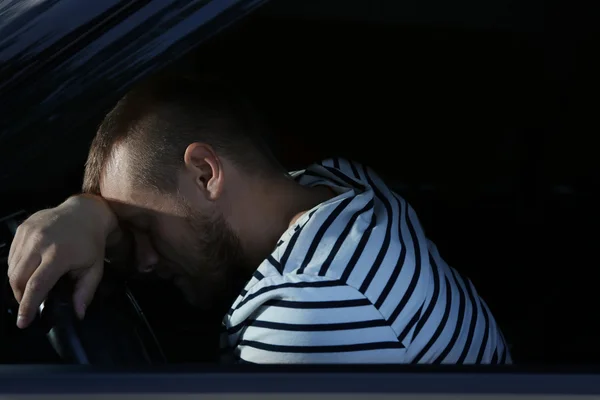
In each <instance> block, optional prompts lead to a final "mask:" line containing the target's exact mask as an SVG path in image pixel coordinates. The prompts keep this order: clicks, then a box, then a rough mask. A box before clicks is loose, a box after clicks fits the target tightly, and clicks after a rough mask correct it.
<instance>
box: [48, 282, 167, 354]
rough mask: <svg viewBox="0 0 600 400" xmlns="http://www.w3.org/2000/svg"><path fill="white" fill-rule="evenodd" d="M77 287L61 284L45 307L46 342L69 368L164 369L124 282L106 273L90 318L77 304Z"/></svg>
mask: <svg viewBox="0 0 600 400" xmlns="http://www.w3.org/2000/svg"><path fill="white" fill-rule="evenodd" d="M72 294H73V285H72V282H71V281H70V280H69V279H67V278H63V279H61V280H60V281H59V282H58V284H57V285H56V286H55V287H54V289H53V290H52V292H51V293H50V295H49V296H48V299H47V300H46V301H45V302H44V303H43V305H42V306H41V307H40V317H41V322H42V325H43V326H44V327H45V328H46V329H47V334H46V336H47V338H48V340H49V341H50V344H51V345H52V347H53V348H54V349H55V350H56V352H57V353H58V354H59V355H60V357H61V358H62V359H63V360H64V361H66V362H69V363H74V364H84V365H85V364H91V365H103V366H136V365H137V366H139V365H153V364H164V363H166V359H165V356H164V353H163V351H162V349H161V347H160V344H159V343H158V340H157V339H156V336H155V335H154V333H153V331H152V328H151V327H150V325H149V324H148V321H147V320H146V318H145V316H144V314H143V312H142V310H141V308H140V307H139V305H138V303H137V301H136V299H135V297H134V296H133V294H132V293H131V291H130V290H129V289H128V287H127V285H126V283H125V282H124V281H123V280H120V279H118V278H117V277H115V276H113V275H112V274H110V272H108V271H106V272H105V277H104V278H103V280H102V282H101V283H100V286H99V287H98V289H97V291H96V295H95V298H94V301H93V302H92V304H90V306H89V308H88V309H87V311H86V317H85V318H84V319H83V320H82V321H80V320H79V319H78V318H77V316H76V315H75V311H74V308H73V303H72V300H71V299H72Z"/></svg>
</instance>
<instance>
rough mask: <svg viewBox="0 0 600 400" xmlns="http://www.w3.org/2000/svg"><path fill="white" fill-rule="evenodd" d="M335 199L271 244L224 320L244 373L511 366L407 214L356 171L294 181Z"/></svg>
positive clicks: (328, 171)
mask: <svg viewBox="0 0 600 400" xmlns="http://www.w3.org/2000/svg"><path fill="white" fill-rule="evenodd" d="M293 176H294V178H295V179H296V180H297V181H298V182H299V183H300V184H302V185H307V186H314V185H329V186H331V187H332V188H334V190H336V191H338V192H339V193H340V194H339V195H338V196H337V197H335V198H333V199H331V200H329V201H327V202H325V203H322V204H320V205H318V206H317V207H315V208H314V209H312V210H310V211H309V212H307V213H305V214H304V215H303V216H302V217H301V218H300V219H299V220H298V221H297V222H296V223H295V225H294V226H292V227H290V229H288V231H286V232H285V233H284V235H283V236H282V237H281V239H280V240H279V241H278V243H277V246H276V248H275V250H274V251H273V253H272V254H271V255H270V256H269V257H268V258H267V259H266V260H265V261H264V262H263V263H262V264H261V265H260V266H259V268H258V270H257V271H256V273H255V274H254V276H253V277H252V279H251V280H250V281H249V282H248V284H247V285H246V288H245V289H244V291H243V292H242V293H241V294H240V296H239V297H238V299H237V300H236V301H235V302H234V304H233V306H232V307H231V309H230V310H229V312H228V314H227V315H226V317H225V318H224V331H223V340H222V344H223V346H224V348H225V349H229V354H230V355H231V356H232V357H231V359H232V360H234V361H236V362H246V363H509V362H511V358H510V354H509V351H508V348H507V345H506V343H505V341H504V338H503V336H502V333H501V332H500V330H499V328H498V326H497V325H496V322H495V320H494V318H493V316H492V314H491V312H490V310H489V308H488V307H487V305H486V304H485V302H484V301H483V300H482V299H481V298H480V297H479V296H478V294H477V292H476V290H475V288H474V287H473V284H472V283H471V282H470V281H468V280H466V279H465V278H463V277H462V276H461V275H460V274H459V273H458V272H457V271H456V270H454V269H452V268H451V267H449V266H448V265H447V264H446V263H445V262H444V260H443V259H442V258H441V256H440V255H439V253H438V251H437V249H436V247H435V245H433V243H431V242H430V241H429V240H428V239H427V238H426V237H425V234H424V232H423V229H422V227H421V225H420V223H419V220H418V218H417V216H416V214H415V212H414V210H413V209H412V207H410V205H409V204H408V203H407V202H406V201H405V200H404V199H402V198H401V197H400V196H398V195H397V194H395V193H394V192H392V191H391V190H390V189H389V188H388V187H387V186H386V185H385V183H384V182H383V181H382V180H381V179H380V178H379V177H378V176H377V174H375V173H374V172H373V171H372V170H370V169H368V168H366V167H365V166H363V165H359V164H357V163H354V162H351V161H348V160H343V159H332V160H327V161H324V162H322V163H321V164H318V165H313V166H311V167H309V168H308V169H307V170H305V171H300V172H298V173H293Z"/></svg>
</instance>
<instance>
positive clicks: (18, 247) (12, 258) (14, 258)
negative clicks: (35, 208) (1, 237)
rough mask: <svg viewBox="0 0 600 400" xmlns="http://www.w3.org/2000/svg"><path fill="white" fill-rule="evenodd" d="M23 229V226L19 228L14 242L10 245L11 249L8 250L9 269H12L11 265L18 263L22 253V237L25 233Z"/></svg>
mask: <svg viewBox="0 0 600 400" xmlns="http://www.w3.org/2000/svg"><path fill="white" fill-rule="evenodd" d="M22 230H23V228H21V226H19V227H18V228H17V232H16V233H15V236H14V237H13V240H12V243H11V245H10V249H9V250H8V260H7V261H8V270H9V271H10V268H11V266H14V265H16V264H17V263H18V262H19V260H18V258H19V257H20V254H22V247H23V243H22V238H23V236H24V235H22V234H21V233H22Z"/></svg>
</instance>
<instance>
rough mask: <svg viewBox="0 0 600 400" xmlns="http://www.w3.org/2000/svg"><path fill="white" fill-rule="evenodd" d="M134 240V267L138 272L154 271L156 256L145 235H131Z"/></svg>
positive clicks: (138, 233)
mask: <svg viewBox="0 0 600 400" xmlns="http://www.w3.org/2000/svg"><path fill="white" fill-rule="evenodd" d="M133 236H134V239H135V258H136V264H137V265H136V267H137V269H138V271H139V272H142V273H147V272H151V271H152V270H153V269H154V266H155V265H156V264H158V254H157V252H156V250H154V247H153V246H152V243H151V241H150V238H149V237H148V235H147V234H145V233H142V232H134V233H133Z"/></svg>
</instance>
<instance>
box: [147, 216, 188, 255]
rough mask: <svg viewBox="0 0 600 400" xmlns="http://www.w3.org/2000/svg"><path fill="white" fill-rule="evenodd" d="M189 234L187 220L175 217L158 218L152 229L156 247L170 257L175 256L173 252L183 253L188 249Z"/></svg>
mask: <svg viewBox="0 0 600 400" xmlns="http://www.w3.org/2000/svg"><path fill="white" fill-rule="evenodd" d="M189 235H190V233H189V232H188V229H186V224H185V222H184V221H181V220H179V219H177V218H173V217H161V218H158V219H157V221H156V224H155V226H154V227H153V229H152V237H153V240H154V241H155V245H156V247H157V248H158V249H159V251H161V252H164V253H168V254H169V255H170V257H173V255H174V254H173V253H181V252H183V251H184V250H185V249H186V245H185V244H186V243H188V241H189V240H190V239H189Z"/></svg>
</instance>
